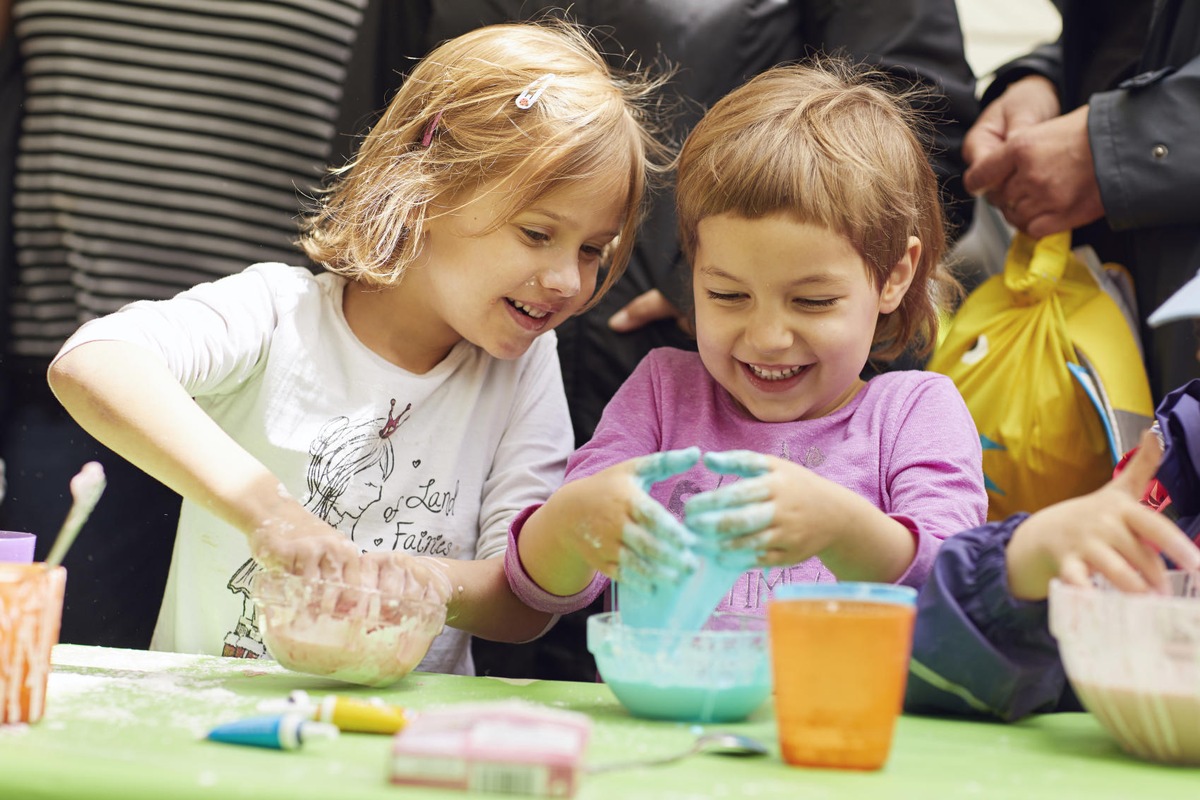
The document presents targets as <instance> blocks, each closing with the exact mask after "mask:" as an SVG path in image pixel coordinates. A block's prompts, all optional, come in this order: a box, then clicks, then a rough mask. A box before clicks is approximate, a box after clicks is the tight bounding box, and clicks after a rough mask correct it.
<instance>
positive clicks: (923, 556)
mask: <svg viewBox="0 0 1200 800" xmlns="http://www.w3.org/2000/svg"><path fill="white" fill-rule="evenodd" d="M889 516H891V518H892V519H894V520H896V521H897V522H899V523H900V524H901V525H903V526H904V527H906V528H908V530H909V532H910V533H911V534H912V537H913V541H914V542H915V543H916V545H917V552H916V554H915V555H914V556H913V560H912V563H910V564H909V565H908V569H906V570H905V571H904V574H903V575H901V576H900V577H899V578H897V579H896V581H895V582H896V584H897V585H898V586H911V587H913V588H914V589H920V588H921V587H922V586H924V585H925V582H926V581H928V580H929V574H930V572H932V571H933V559H934V558H936V557H937V553H938V550H940V549H941V547H942V540H941V539H939V538H938V537H936V536H934V535H933V534H931V533H925V532H923V531H922V530H921V527H920V526H919V525H918V524H917V522H916V520H914V519H912V518H911V517H906V516H904V515H903V514H891V515H889Z"/></svg>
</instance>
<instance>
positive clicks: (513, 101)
mask: <svg viewBox="0 0 1200 800" xmlns="http://www.w3.org/2000/svg"><path fill="white" fill-rule="evenodd" d="M654 89H655V87H654V85H653V82H652V81H650V80H649V79H648V78H647V77H646V76H644V75H640V74H633V73H631V74H618V73H617V72H615V71H613V70H610V69H609V68H608V67H607V66H606V65H605V62H604V60H603V59H602V58H601V56H600V55H599V54H598V53H597V51H596V50H595V48H594V47H593V46H592V44H591V42H590V40H589V39H588V38H587V37H586V36H585V35H584V34H583V33H581V32H580V31H579V30H577V29H575V28H572V27H570V26H569V25H566V24H549V23H548V24H546V25H538V24H518V25H502V26H494V27H489V28H482V29H479V30H476V31H473V32H471V33H469V34H466V35H464V36H462V37H459V38H457V39H454V40H451V41H449V42H447V43H445V44H444V45H442V46H441V47H439V48H437V49H436V50H434V51H433V52H432V53H431V54H430V55H429V56H428V57H427V58H425V59H424V60H423V61H421V62H420V63H419V64H418V65H417V66H416V67H415V68H414V69H413V71H412V73H411V74H410V75H409V76H408V79H407V80H406V82H405V84H404V86H403V87H402V88H401V89H400V91H399V92H398V93H397V94H396V95H395V97H394V98H393V99H392V101H391V102H390V104H389V105H388V108H387V109H386V112H385V113H384V115H383V117H382V118H381V119H380V121H379V122H378V123H377V124H376V125H375V127H374V128H373V130H372V131H371V132H370V134H369V135H368V136H367V137H366V139H365V140H364V141H363V143H362V146H361V148H360V149H359V151H358V154H357V156H356V158H355V159H354V161H353V162H352V163H351V164H350V165H348V166H347V167H346V168H345V169H343V170H340V171H339V173H338V174H337V175H336V176H335V180H334V181H333V183H332V185H331V186H330V188H329V190H328V192H327V193H325V194H324V195H323V196H322V197H321V199H320V203H319V206H318V208H317V209H316V211H315V213H314V214H313V215H312V216H311V217H310V218H309V219H308V220H307V222H306V224H305V226H304V230H303V235H302V238H301V245H302V246H303V248H304V250H305V251H306V252H307V253H308V255H309V256H310V257H311V258H312V259H313V260H314V261H315V262H316V263H319V264H320V265H321V266H323V267H324V271H323V272H322V273H321V274H318V275H313V274H311V273H310V272H309V271H308V270H306V269H302V268H297V267H288V266H284V265H282V264H257V265H254V266H251V267H249V268H248V269H247V270H246V271H244V272H243V273H240V274H238V275H234V276H231V277H228V278H225V279H222V280H219V281H216V282H214V283H211V284H206V285H202V286H198V287H196V288H195V289H192V290H189V291H187V292H184V293H182V294H180V295H179V296H177V297H176V298H174V299H171V300H167V301H162V302H149V303H135V304H133V305H131V306H129V307H127V308H125V309H123V310H122V311H120V312H118V313H116V314H113V315H111V316H109V317H105V318H102V319H99V320H95V321H93V322H91V323H88V324H87V325H85V326H83V327H82V328H81V329H80V331H79V332H78V333H77V334H76V335H75V336H74V337H72V338H71V340H70V341H69V342H67V344H66V345H65V346H64V347H63V350H62V352H61V353H60V354H59V356H58V357H57V359H56V360H55V362H54V364H53V366H52V367H51V372H50V382H51V385H52V387H53V389H54V391H55V393H56V394H57V396H58V397H59V399H60V400H61V401H62V403H63V405H64V406H65V407H66V408H67V409H68V410H69V411H70V412H71V414H72V415H73V416H75V418H76V419H77V420H79V422H80V423H81V424H82V425H83V426H84V427H85V428H87V429H88V430H89V431H91V432H92V433H93V434H94V435H95V436H96V437H97V438H98V439H100V440H101V441H103V442H105V443H106V444H108V445H109V446H110V447H112V448H113V449H114V450H116V451H118V452H120V453H122V454H123V455H125V456H126V457H128V458H129V459H130V460H131V461H133V462H134V463H136V464H138V465H139V466H141V467H142V468H143V469H145V470H146V471H147V472H149V473H151V474H152V475H154V476H155V477H157V478H159V479H160V480H162V481H163V482H164V483H166V484H167V485H169V486H171V487H172V488H174V489H175V490H177V491H178V492H179V493H180V494H181V495H183V497H184V507H183V512H182V516H181V519H180V524H179V530H178V533H177V537H176V544H175V551H174V557H173V560H172V564H171V571H170V575H169V579H168V583H167V589H166V594H165V597H164V599H163V604H162V607H161V610H160V614H159V620H158V626H157V628H156V631H155V636H154V640H153V643H152V646H153V647H156V648H160V649H171V650H182V651H189V652H212V653H219V652H221V648H222V642H223V641H224V639H225V638H226V636H227V634H229V632H231V631H233V630H235V628H236V626H237V625H238V622H239V619H240V618H241V617H242V615H243V608H242V602H241V600H242V598H241V597H240V595H239V594H238V592H236V591H234V590H232V589H230V588H229V583H230V576H231V575H233V574H235V573H236V572H238V571H239V570H240V569H241V568H242V567H243V565H244V564H245V562H246V560H247V559H248V558H251V557H253V558H254V559H255V560H256V561H258V562H259V563H260V564H261V565H262V566H263V567H265V568H281V569H285V570H290V571H292V572H296V573H300V574H304V575H312V576H316V575H320V576H323V577H328V578H335V579H341V580H344V581H346V582H350V583H355V584H358V583H363V584H366V585H379V586H382V587H384V588H392V587H396V586H402V587H403V588H404V589H405V590H406V591H408V592H411V593H414V594H425V595H429V596H433V597H436V598H439V599H441V600H444V601H446V602H448V604H449V608H448V620H449V625H450V626H451V628H450V629H448V630H447V632H446V633H444V634H443V635H441V636H439V637H438V639H437V640H436V641H435V642H434V645H433V647H432V648H431V649H430V651H429V654H428V655H427V656H426V659H425V661H424V662H422V665H421V667H420V668H421V669H426V670H434V671H451V672H458V673H470V672H472V671H473V667H472V663H471V657H470V649H469V647H468V644H469V634H479V635H482V636H487V637H489V638H494V639H500V640H508V641H519V640H523V639H528V638H532V637H534V636H536V635H538V634H539V633H540V632H541V631H542V630H543V629H544V628H545V627H546V625H547V623H548V621H549V619H548V617H547V615H546V614H544V613H540V612H535V611H533V610H531V609H529V608H528V607H526V606H524V605H523V604H521V603H520V602H519V601H518V600H517V599H516V598H515V597H514V596H513V595H512V593H511V591H510V590H509V588H508V585H507V583H506V582H505V579H504V575H503V567H502V555H503V552H504V548H505V543H506V532H507V528H508V524H509V522H510V520H511V518H512V517H513V516H514V515H515V514H516V513H517V512H518V511H520V510H521V509H522V508H524V507H525V506H527V505H529V504H531V503H536V502H539V501H541V500H543V499H545V498H546V497H547V496H548V495H549V493H550V492H551V490H552V489H553V488H554V487H555V486H557V485H558V483H559V481H560V479H561V477H562V470H563V466H564V463H565V460H566V457H567V455H568V453H569V448H570V444H571V441H572V437H571V430H570V423H569V419H568V416H567V409H566V402H565V398H564V395H563V389H562V381H561V377H560V374H559V368H558V362H557V359H556V356H555V339H554V336H553V335H550V336H544V335H543V334H546V333H548V332H550V331H552V330H553V329H554V327H555V326H557V325H558V324H559V323H561V322H562V321H563V320H564V319H566V318H567V317H569V316H571V315H572V314H575V313H577V312H579V311H580V310H581V309H582V308H584V307H586V306H587V304H588V303H589V302H592V301H593V300H594V299H595V298H596V297H597V296H598V295H599V293H600V292H603V291H604V290H605V289H606V288H607V287H608V286H609V285H610V284H611V283H612V282H613V281H614V280H616V279H617V277H618V276H619V275H620V274H621V271H622V269H623V268H624V265H625V260H626V258H627V257H628V253H629V248H630V246H631V240H632V237H633V232H634V230H635V228H636V226H637V223H638V219H639V215H640V212H641V207H642V201H643V197H644V194H645V190H646V185H647V182H648V180H649V179H650V178H652V177H653V175H654V174H655V173H657V172H659V171H661V167H660V166H659V165H660V164H662V163H663V162H664V161H665V160H666V159H665V154H664V153H663V152H662V149H661V147H660V146H659V145H658V144H656V140H655V138H654V135H653V134H654V131H655V126H653V125H652V124H651V122H650V120H651V118H650V116H649V112H650V110H651V105H652V102H651V101H652V98H653V90H654ZM597 285H599V288H598V289H597ZM193 398H194V399H193ZM334 422H336V426H337V427H338V429H343V428H344V429H346V430H362V429H363V428H364V426H367V427H369V428H371V435H370V436H368V437H366V439H363V437H360V436H356V437H352V438H351V439H348V440H347V441H345V442H341V441H340V440H339V443H338V444H337V445H336V447H337V448H338V459H339V463H347V464H351V463H360V462H361V463H362V464H364V465H365V466H364V468H363V469H359V470H352V473H353V474H349V475H341V477H340V478H339V481H342V480H343V479H344V480H346V481H348V482H347V483H346V484H345V485H341V483H339V485H338V486H336V487H334V486H319V485H309V483H308V480H309V477H310V476H311V475H316V476H318V477H319V476H320V475H323V474H327V471H323V470H321V469H315V468H314V464H313V463H312V462H313V459H316V458H319V457H325V456H324V455H323V454H326V453H327V452H328V451H329V450H330V447H331V446H333V445H332V443H331V442H330V441H327V440H329V436H330V430H331V428H330V427H329V426H330V424H331V423H334ZM346 447H357V448H361V449H362V450H363V451H364V452H363V454H362V456H361V457H358V456H356V455H355V454H354V453H348V452H342V451H343V450H344V449H345V448H346ZM379 452H386V454H387V455H388V459H387V467H386V468H381V466H380V464H381V462H380V460H379V459H378V458H376V457H375V456H373V455H372V454H375V453H379ZM317 466H319V465H317ZM325 494H329V495H330V496H333V495H337V496H338V497H341V498H342V503H341V505H347V504H350V505H355V504H354V503H351V502H350V501H351V500H352V499H353V498H359V499H360V500H359V501H357V505H355V508H357V509H358V511H357V512H356V513H353V514H341V513H337V514H334V513H329V514H326V513H325V512H324V510H328V509H329V508H333V510H336V508H334V507H335V506H337V505H338V504H333V505H332V506H326V505H321V504H313V503H310V506H311V507H312V509H313V510H312V511H309V510H308V509H306V508H305V504H304V502H305V498H309V497H318V496H323V495H325ZM347 507H349V506H348V505H347ZM351 532H353V534H354V541H353V542H351V540H350V538H349V534H350V533H351ZM163 535H164V536H165V535H169V533H168V532H167V531H163ZM410 545H411V547H410ZM427 552H438V553H445V554H447V556H446V557H444V558H425V557H417V554H418V553H427ZM243 627H244V626H243Z"/></svg>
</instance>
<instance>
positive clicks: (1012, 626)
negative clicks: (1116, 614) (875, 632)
mask: <svg viewBox="0 0 1200 800" xmlns="http://www.w3.org/2000/svg"><path fill="white" fill-rule="evenodd" d="M1027 516H1028V515H1026V514H1016V515H1014V516H1012V517H1009V518H1008V519H1006V520H1003V521H1001V522H992V523H988V524H986V525H982V526H980V527H978V528H974V529H972V530H969V531H965V532H963V533H959V534H957V535H955V536H951V537H949V538H948V539H946V541H945V542H944V543H943V544H942V549H941V551H940V552H939V553H938V557H937V559H936V560H935V561H934V566H933V572H932V574H931V575H930V578H929V581H928V582H927V583H926V584H925V586H924V587H923V588H922V590H921V593H920V595H919V596H918V598H917V620H916V625H915V628H914V631H913V652H912V665H911V668H910V672H909V676H908V687H907V693H906V697H905V701H904V707H905V710H906V711H910V712H917V713H930V714H966V715H971V716H984V717H994V718H998V719H1002V720H1005V721H1013V720H1018V719H1020V718H1022V717H1024V716H1026V715H1028V714H1031V713H1035V712H1042V711H1058V710H1078V709H1079V708H1080V705H1079V702H1078V700H1077V699H1076V697H1075V695H1074V692H1072V691H1071V688H1070V686H1069V685H1068V683H1067V679H1066V673H1065V672H1064V670H1063V665H1062V661H1061V659H1060V658H1059V655H1058V645H1057V643H1056V642H1055V641H1054V638H1053V637H1052V636H1051V635H1050V629H1049V624H1048V619H1047V604H1046V603H1045V602H1044V601H1043V602H1024V601H1020V600H1016V599H1014V598H1013V596H1012V595H1011V594H1010V593H1009V591H1008V571H1007V568H1006V565H1005V560H1004V551H1005V548H1006V547H1007V546H1008V542H1009V540H1010V539H1011V538H1012V534H1013V531H1014V530H1015V529H1016V527H1017V526H1018V525H1019V524H1020V523H1021V522H1023V521H1024V520H1025V518H1026V517H1027Z"/></svg>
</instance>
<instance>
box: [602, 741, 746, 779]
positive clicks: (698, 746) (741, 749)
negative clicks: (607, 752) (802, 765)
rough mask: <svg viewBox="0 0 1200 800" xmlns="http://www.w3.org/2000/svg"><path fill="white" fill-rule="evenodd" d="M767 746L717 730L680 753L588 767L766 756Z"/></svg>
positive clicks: (627, 766)
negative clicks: (700, 755) (709, 756)
mask: <svg viewBox="0 0 1200 800" xmlns="http://www.w3.org/2000/svg"><path fill="white" fill-rule="evenodd" d="M767 752H768V751H767V747H766V745H764V744H763V743H762V742H760V741H758V740H756V739H751V738H750V737H749V736H742V735H741V734H739V733H728V732H722V731H715V732H713V733H706V734H704V735H703V736H697V737H696V741H694V742H692V746H691V747H689V748H688V749H686V750H681V751H679V752H678V753H672V754H671V755H668V756H657V757H655V758H635V759H631V760H629V761H610V762H609V763H607V764H593V765H591V766H589V767H588V768H587V771H588V772H590V773H593V774H594V773H597V772H609V771H610V770H616V769H632V768H634V767H657V766H659V765H660V764H670V763H672V762H674V761H679V760H680V759H683V758H687V757H688V756H692V755H696V754H697V753H713V754H715V755H722V756H765V755H766V754H767Z"/></svg>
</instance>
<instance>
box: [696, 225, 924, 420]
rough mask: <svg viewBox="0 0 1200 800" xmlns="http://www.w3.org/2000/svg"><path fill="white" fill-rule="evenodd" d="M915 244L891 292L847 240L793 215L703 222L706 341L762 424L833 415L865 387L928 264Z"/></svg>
mask: <svg viewBox="0 0 1200 800" xmlns="http://www.w3.org/2000/svg"><path fill="white" fill-rule="evenodd" d="M920 253H921V244H920V241H919V240H917V239H916V238H915V237H910V238H909V241H908V247H907V249H906V251H905V256H904V257H903V258H902V259H901V260H900V261H899V262H897V263H896V264H895V265H894V267H893V268H892V271H891V274H890V276H889V277H888V279H887V280H886V281H885V283H884V285H883V286H882V287H876V286H875V285H873V284H872V282H871V280H870V278H869V276H868V270H867V265H866V263H865V262H864V261H863V259H862V257H861V256H860V255H859V254H858V251H856V250H855V249H854V248H853V247H852V246H851V245H850V243H849V241H847V240H846V238H845V237H843V236H841V235H840V234H837V233H835V232H833V231H831V230H829V229H828V228H824V227H821V226H819V225H814V224H810V223H806V222H800V221H798V220H797V219H795V218H794V217H791V216H789V215H787V214H772V215H768V216H765V217H760V218H756V219H748V218H745V217H740V216H735V215H732V214H719V215H717V216H713V217H708V218H705V219H703V220H701V221H700V223H699V224H698V225H697V246H696V257H695V263H694V265H693V269H692V283H693V294H694V299H695V303H696V339H697V343H698V345H699V350H700V358H701V360H702V361H703V362H704V366H705V368H707V369H708V371H709V373H710V374H711V375H712V376H713V378H714V379H715V380H716V381H717V382H718V383H720V384H721V386H723V387H724V388H725V389H726V391H728V392H729V393H730V394H731V395H732V396H733V398H734V400H736V401H737V402H738V404H739V405H741V406H742V408H744V409H745V410H746V412H747V413H749V414H751V415H752V416H753V417H755V418H756V419H759V420H762V421H763V422H790V421H792V420H797V419H813V418H816V417H822V416H825V415H827V414H829V413H831V412H833V411H836V410H837V409H839V408H841V407H842V406H844V405H845V404H846V403H847V402H849V401H850V399H851V398H852V397H854V395H855V393H857V391H858V390H859V388H861V387H862V385H863V382H862V380H861V379H860V378H859V373H860V372H862V369H863V367H864V366H865V365H866V363H867V357H868V355H869V354H870V352H871V343H872V340H873V337H874V334H875V325H876V322H877V321H878V319H879V315H880V314H886V313H890V312H892V311H894V310H895V309H896V308H897V307H898V306H899V304H900V301H901V299H903V297H904V293H905V291H906V290H907V289H908V286H909V283H911V281H912V277H913V267H914V265H915V264H916V263H917V262H918V261H919V259H920Z"/></svg>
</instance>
